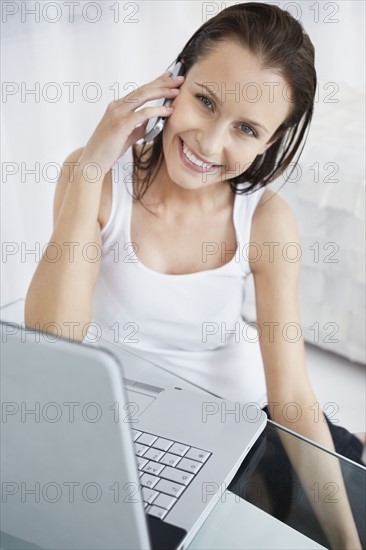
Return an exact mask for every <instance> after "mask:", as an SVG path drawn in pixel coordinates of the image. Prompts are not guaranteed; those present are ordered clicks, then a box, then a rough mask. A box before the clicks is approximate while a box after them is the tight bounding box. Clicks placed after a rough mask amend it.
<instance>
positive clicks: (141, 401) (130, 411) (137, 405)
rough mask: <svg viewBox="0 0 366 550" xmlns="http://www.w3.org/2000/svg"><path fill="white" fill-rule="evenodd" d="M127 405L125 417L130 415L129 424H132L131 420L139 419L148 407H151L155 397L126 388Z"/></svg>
mask: <svg viewBox="0 0 366 550" xmlns="http://www.w3.org/2000/svg"><path fill="white" fill-rule="evenodd" d="M126 393H127V399H128V401H127V403H126V411H127V415H130V417H129V418H130V422H132V423H133V418H137V417H139V416H140V415H141V414H142V413H143V412H144V411H145V410H146V409H147V408H148V407H150V405H152V404H153V403H154V401H155V399H156V397H152V396H151V395H147V394H146V393H142V392H141V391H136V390H130V389H127V388H126Z"/></svg>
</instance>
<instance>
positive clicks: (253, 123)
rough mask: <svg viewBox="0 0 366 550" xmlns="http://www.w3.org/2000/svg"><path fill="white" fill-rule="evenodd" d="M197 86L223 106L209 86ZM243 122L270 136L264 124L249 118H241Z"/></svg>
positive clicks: (199, 84) (200, 84) (199, 83)
mask: <svg viewBox="0 0 366 550" xmlns="http://www.w3.org/2000/svg"><path fill="white" fill-rule="evenodd" d="M194 83H195V84H197V85H198V86H200V87H201V88H204V89H205V90H206V92H207V93H208V94H209V95H210V96H211V97H213V98H214V99H216V101H218V102H219V103H220V105H222V101H221V100H220V99H219V98H218V97H217V95H215V94H214V93H213V91H212V90H210V89H209V88H208V87H207V86H205V84H203V83H202V82H194ZM241 118H242V119H243V120H246V121H247V122H249V124H252V125H253V126H258V127H259V128H262V130H264V131H265V132H266V133H267V134H269V131H268V130H267V128H265V127H264V126H262V124H259V122H255V121H254V120H249V119H248V118H247V117H241Z"/></svg>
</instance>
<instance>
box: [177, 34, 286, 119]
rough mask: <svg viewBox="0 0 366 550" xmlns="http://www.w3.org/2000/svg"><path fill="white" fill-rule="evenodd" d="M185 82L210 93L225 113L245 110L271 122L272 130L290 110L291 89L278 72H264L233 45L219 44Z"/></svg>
mask: <svg viewBox="0 0 366 550" xmlns="http://www.w3.org/2000/svg"><path fill="white" fill-rule="evenodd" d="M186 82H187V85H189V86H190V87H192V88H193V87H194V88H195V89H197V90H198V91H199V90H200V91H201V92H202V93H210V95H212V96H214V97H215V98H216V100H217V101H218V103H219V106H222V107H225V108H226V109H227V110H230V111H233V109H234V110H235V112H237V111H238V112H239V113H240V110H243V106H244V111H246V110H247V108H249V109H250V111H251V112H253V111H254V112H255V111H258V114H259V113H261V114H262V117H261V118H263V119H264V118H268V117H269V118H270V119H272V118H273V126H276V124H277V125H279V124H281V123H282V122H283V121H284V120H285V119H286V117H287V116H288V114H289V113H290V112H291V110H292V106H293V103H292V100H291V90H290V87H289V85H288V84H287V82H286V80H285V79H284V78H283V77H282V76H281V75H280V74H278V71H275V70H271V69H263V68H262V67H261V60H260V59H259V58H258V57H257V56H255V55H253V54H252V53H251V52H250V51H249V50H248V49H246V48H244V47H243V46H241V45H239V44H237V43H235V42H231V43H225V44H220V45H219V46H218V47H217V48H215V50H214V51H211V52H209V54H207V55H206V56H205V57H203V58H201V59H200V60H199V61H197V63H195V64H194V65H192V67H191V69H190V71H189V73H188V74H187V79H186ZM243 114H244V112H243ZM276 127H277V126H276Z"/></svg>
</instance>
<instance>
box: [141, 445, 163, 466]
mask: <svg viewBox="0 0 366 550" xmlns="http://www.w3.org/2000/svg"><path fill="white" fill-rule="evenodd" d="M162 456H164V451H159V450H158V449H154V447H150V449H149V450H148V451H146V453H144V458H148V459H149V460H155V462H159V460H160V459H161V457H162Z"/></svg>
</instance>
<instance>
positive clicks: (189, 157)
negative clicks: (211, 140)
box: [179, 138, 221, 174]
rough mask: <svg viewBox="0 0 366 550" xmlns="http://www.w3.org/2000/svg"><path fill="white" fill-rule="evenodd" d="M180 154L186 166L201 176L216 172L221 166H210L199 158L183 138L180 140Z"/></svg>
mask: <svg viewBox="0 0 366 550" xmlns="http://www.w3.org/2000/svg"><path fill="white" fill-rule="evenodd" d="M179 154H180V157H181V159H182V161H183V163H184V165H185V166H187V167H188V168H190V169H191V170H193V171H195V172H199V173H201V174H202V172H214V171H215V170H216V169H217V168H219V167H220V166H221V165H220V164H208V163H207V162H203V161H202V160H200V159H199V158H197V157H196V156H195V155H194V153H192V151H191V150H190V149H189V148H188V147H187V145H186V144H185V143H184V141H183V140H182V139H181V138H179Z"/></svg>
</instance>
